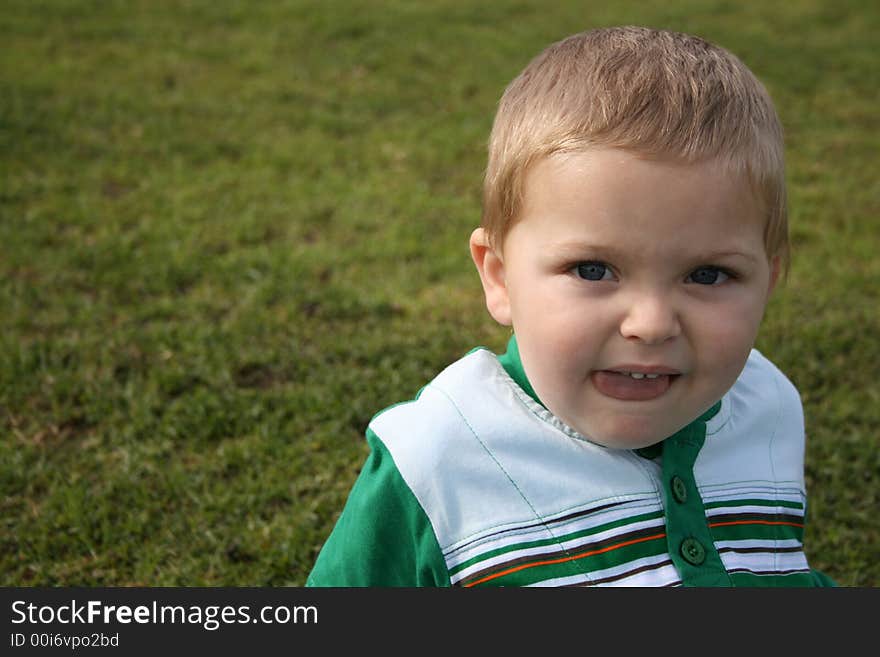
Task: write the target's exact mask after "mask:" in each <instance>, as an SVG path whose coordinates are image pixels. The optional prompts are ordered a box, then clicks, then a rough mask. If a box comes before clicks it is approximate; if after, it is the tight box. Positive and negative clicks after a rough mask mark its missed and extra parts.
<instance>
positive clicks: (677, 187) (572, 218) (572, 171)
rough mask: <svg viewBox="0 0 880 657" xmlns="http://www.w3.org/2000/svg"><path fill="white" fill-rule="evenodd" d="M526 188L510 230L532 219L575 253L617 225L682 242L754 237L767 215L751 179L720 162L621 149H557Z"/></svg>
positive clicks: (543, 233) (543, 234)
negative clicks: (705, 236) (671, 233)
mask: <svg viewBox="0 0 880 657" xmlns="http://www.w3.org/2000/svg"><path fill="white" fill-rule="evenodd" d="M523 192H524V194H523V203H522V206H521V212H520V213H519V217H517V219H516V221H515V222H514V223H513V224H512V225H511V226H510V228H509V231H508V234H509V232H510V231H512V230H514V228H515V227H516V226H517V225H518V224H519V223H521V222H523V221H527V222H530V223H532V224H534V225H533V227H535V228H536V229H537V230H538V231H539V233H540V234H539V235H535V237H536V238H537V239H540V240H541V241H542V242H544V243H550V242H557V243H558V245H559V247H560V249H568V250H577V248H578V246H579V243H581V242H584V241H585V240H587V241H589V240H590V239H591V237H590V234H591V232H593V231H594V230H596V231H602V232H604V233H605V234H606V235H607V234H608V232H609V231H610V230H613V229H614V228H615V227H616V226H617V225H618V224H620V227H622V226H624V225H625V226H627V227H628V228H629V229H632V230H638V231H639V232H640V233H652V232H654V231H657V230H661V228H660V227H662V230H670V229H675V230H676V231H678V233H679V236H678V237H676V239H679V240H681V239H683V237H684V236H687V235H690V236H692V237H694V238H695V237H696V236H697V234H698V233H706V231H707V230H714V231H718V232H719V233H723V234H724V235H725V236H727V237H731V238H733V237H735V236H736V235H738V234H748V236H749V240H751V237H752V236H753V235H754V233H755V229H758V233H761V234H762V233H763V212H762V211H761V208H760V204H759V203H758V198H757V195H756V194H755V193H754V190H753V188H752V186H751V185H750V184H749V183H748V180H747V177H746V176H745V175H744V174H743V173H741V172H737V171H735V170H732V169H731V168H729V167H727V166H725V165H724V163H723V162H719V161H717V160H706V161H699V162H685V161H683V160H681V159H673V158H657V157H645V156H641V155H639V154H634V153H629V152H626V151H623V150H620V149H593V150H590V151H583V152H578V153H566V154H557V155H553V156H550V157H547V158H544V159H542V160H541V161H539V162H537V163H536V164H535V165H534V166H533V167H532V168H531V170H530V171H529V173H528V175H527V176H526V180H525V184H524V189H523ZM632 237H633V238H637V237H638V235H633V236H632ZM664 237H666V235H664V234H658V235H657V238H658V239H661V238H664ZM718 237H719V238H721V237H722V234H719V235H718ZM504 241H506V240H504ZM635 241H636V242H638V241H639V240H637V239H636V240H635ZM682 246H684V244H683V245H682Z"/></svg>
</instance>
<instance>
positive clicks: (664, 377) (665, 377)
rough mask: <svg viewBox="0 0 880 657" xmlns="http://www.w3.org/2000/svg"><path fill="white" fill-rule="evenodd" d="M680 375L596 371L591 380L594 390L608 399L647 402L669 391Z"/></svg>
mask: <svg viewBox="0 0 880 657" xmlns="http://www.w3.org/2000/svg"><path fill="white" fill-rule="evenodd" d="M679 376H681V375H680V374H663V373H659V372H658V373H647V372H626V371H617V370H598V371H596V372H593V374H592V375H591V378H592V380H593V385H594V386H596V389H597V390H598V391H599V392H600V393H602V394H603V395H606V396H608V397H612V398H614V399H621V400H624V401H648V400H651V399H656V398H657V397H660V396H661V395H663V394H665V393H666V391H667V390H669V388H670V386H671V385H672V384H673V382H674V381H675V380H676V379H677V378H678V377H679Z"/></svg>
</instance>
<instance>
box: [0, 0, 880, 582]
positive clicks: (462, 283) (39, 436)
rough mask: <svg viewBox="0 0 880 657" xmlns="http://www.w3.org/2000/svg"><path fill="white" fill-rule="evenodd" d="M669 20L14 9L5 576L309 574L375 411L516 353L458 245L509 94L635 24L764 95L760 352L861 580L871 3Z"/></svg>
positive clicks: (870, 404) (1, 357) (1, 491)
mask: <svg viewBox="0 0 880 657" xmlns="http://www.w3.org/2000/svg"><path fill="white" fill-rule="evenodd" d="M655 4H656V3H655ZM655 4H651V7H650V8H649V7H648V3H641V2H616V3H608V2H583V1H577V2H576V1H560V2H555V3H552V5H551V8H549V9H548V4H547V3H542V2H537V1H531V0H529V1H524V0H523V1H513V0H505V1H500V2H492V3H471V2H462V1H453V0H437V1H434V2H430V3H410V2H403V1H391V0H389V1H385V2H317V1H311V2H309V1H298V2H274V3H246V2H232V1H229V2H208V1H195V0H194V1H192V2H170V1H161V2H157V1H146V0H144V1H142V2H112V1H106V2H98V1H97V0H95V1H92V2H85V1H79V2H62V1H57V2H48V1H43V2H36V1H26V0H12V1H10V2H7V3H5V5H4V11H3V12H2V13H0V35H2V39H3V42H4V47H3V48H2V50H0V185H2V187H0V308H2V312H0V504H2V507H0V523H2V524H0V573H2V580H0V584H3V585H26V586H32V585H65V586H71V585H121V586H127V585H168V586H173V585H190V586H196V585H206V586H214V585H256V586H260V585H265V586H280V585H300V584H302V583H304V581H305V577H306V574H307V573H308V571H309V569H310V568H311V565H312V562H313V560H314V558H315V556H316V554H317V551H318V549H319V548H320V546H321V544H322V542H323V540H324V538H325V537H326V535H327V534H328V533H329V531H330V528H331V527H332V524H333V522H334V521H335V518H336V515H337V514H338V512H339V510H340V509H341V507H342V504H343V502H344V500H345V497H346V495H347V492H348V489H349V487H350V486H351V483H352V482H353V480H354V478H355V476H356V475H357V472H358V468H359V467H360V464H361V462H362V461H363V458H364V457H365V456H366V446H365V444H364V441H363V431H364V428H365V426H366V423H367V422H368V420H369V418H370V417H371V416H372V415H373V414H374V413H375V412H377V411H378V410H380V409H382V408H383V407H385V406H387V405H390V404H392V403H395V402H397V401H401V400H404V399H408V398H410V397H412V395H413V394H414V393H415V392H416V391H417V390H418V389H419V388H420V387H421V386H422V385H423V384H424V383H425V382H426V381H427V380H428V379H430V378H431V377H432V376H433V375H434V374H435V373H436V372H437V371H439V370H440V369H441V368H442V367H443V366H444V365H446V364H447V363H449V362H450V361H452V360H453V359H455V358H457V357H458V356H460V355H461V354H463V353H465V352H466V351H467V350H469V349H470V348H471V347H473V346H475V345H478V344H484V345H487V346H489V347H491V348H493V349H496V350H498V349H501V348H502V347H503V345H504V342H505V339H506V333H505V331H504V330H503V329H501V328H500V327H498V326H496V325H494V324H493V322H492V321H491V319H490V318H489V317H488V314H487V313H486V311H485V309H484V307H483V305H482V300H481V293H480V288H479V281H478V279H477V276H476V273H475V272H474V271H473V268H472V265H471V263H470V260H469V256H468V253H467V248H466V240H467V235H468V234H469V232H470V230H471V229H472V228H473V227H474V226H475V225H476V223H477V222H478V220H479V211H480V201H479V192H480V178H481V174H482V170H483V167H484V165H485V162H484V157H485V141H486V137H487V135H488V131H489V127H490V124H491V119H492V114H493V110H494V107H495V103H496V102H497V99H498V97H499V96H500V94H501V92H502V91H503V89H504V86H505V85H506V84H507V82H508V81H509V80H510V79H511V78H512V77H513V76H514V75H515V74H516V73H517V72H518V71H519V70H520V69H521V68H522V67H523V66H524V65H525V64H526V62H527V61H528V60H529V59H530V58H531V57H532V56H533V55H534V54H536V53H537V52H538V51H539V50H540V49H541V48H543V47H544V46H546V45H547V44H548V43H550V42H551V41H555V40H557V39H559V38H562V37H564V36H566V35H567V34H569V33H571V32H573V31H577V30H580V29H586V28H588V27H593V26H598V25H610V24H620V23H640V24H649V25H654V26H658V27H668V28H672V29H678V30H683V31H690V32H695V33H697V34H700V35H702V36H705V37H707V38H709V39H711V40H714V41H716V42H718V43H720V44H722V45H724V46H726V47H728V48H730V49H731V50H733V51H734V52H736V53H737V54H739V55H740V56H741V57H742V58H743V59H744V60H745V61H746V63H747V64H749V65H750V66H751V67H752V69H753V70H754V71H755V72H756V73H757V74H758V75H759V77H761V78H762V80H764V81H765V83H766V84H767V86H768V88H769V89H770V91H771V93H772V94H773V95H774V97H775V99H776V101H777V104H778V107H779V111H780V114H781V115H782V117H783V121H784V123H785V125H786V131H787V134H788V158H789V181H790V190H789V193H790V200H791V221H792V237H793V246H794V259H793V267H792V271H791V275H790V279H789V281H788V283H787V284H786V285H785V286H783V287H782V288H781V289H780V290H779V292H778V293H777V295H776V296H775V298H774V299H773V301H772V303H771V306H770V308H769V309H768V313H767V317H766V319H765V323H764V327H763V332H762V334H761V337H760V340H759V344H758V346H759V347H760V348H761V349H762V350H763V351H764V352H765V353H767V354H768V355H770V356H771V357H772V358H773V359H774V360H775V361H776V362H777V363H778V364H779V365H780V366H781V367H782V369H783V370H784V371H786V372H787V373H788V374H789V376H790V378H791V379H792V380H793V381H794V382H795V383H796V384H797V385H798V386H799V388H800V390H801V392H802V395H803V399H804V404H805V412H806V420H807V427H808V452H807V485H808V489H809V491H810V494H811V509H810V523H809V525H808V530H807V546H808V555H809V557H810V560H811V563H812V565H813V566H814V567H817V568H820V569H822V570H824V571H826V572H827V573H828V574H830V575H831V576H832V577H834V578H835V579H837V581H838V582H840V583H841V584H844V585H849V586H877V585H878V584H880V531H878V520H877V510H878V508H880V499H878V491H880V444H878V440H880V439H878V436H880V393H878V387H877V386H875V385H873V383H872V382H873V381H874V379H875V375H876V372H875V370H876V366H877V363H880V345H878V341H877V339H876V336H877V335H880V320H878V314H877V311H876V309H877V306H878V286H877V284H876V281H877V280H880V265H878V260H877V258H876V255H875V254H876V253H877V251H878V249H880V231H878V228H880V226H878V220H877V217H878V216H880V207H878V205H880V190H878V184H877V177H876V164H877V161H876V154H877V152H878V146H880V143H878V133H880V131H878V119H877V113H876V90H877V88H878V82H880V80H878V70H880V67H878V58H877V55H876V44H875V37H876V34H877V31H878V29H880V11H878V8H877V5H876V3H873V2H869V1H864V2H862V1H856V0H834V1H831V0H827V1H820V0H803V1H798V2H792V3H766V2H729V1H722V0H718V1H716V2H709V1H703V2H696V1H692V2H678V3H665V4H656V6H655Z"/></svg>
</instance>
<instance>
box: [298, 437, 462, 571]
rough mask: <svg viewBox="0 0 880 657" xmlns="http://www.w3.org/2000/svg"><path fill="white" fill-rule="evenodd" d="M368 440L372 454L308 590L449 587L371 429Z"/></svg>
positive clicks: (431, 538) (415, 509)
mask: <svg viewBox="0 0 880 657" xmlns="http://www.w3.org/2000/svg"><path fill="white" fill-rule="evenodd" d="M367 442H368V443H369V445H370V448H371V452H370V455H369V457H368V458H367V460H366V462H365V464H364V467H363V469H362V470H361V473H360V475H359V476H358V478H357V481H356V482H355V484H354V486H353V487H352V489H351V492H350V493H349V496H348V501H347V502H346V503H345V507H344V508H343V510H342V514H341V515H340V516H339V519H338V520H337V521H336V526H335V527H334V528H333V531H332V532H331V533H330V536H329V538H328V539H327V541H326V543H324V546H323V547H322V548H321V552H320V554H319V555H318V559H317V560H316V562H315V565H314V567H313V568H312V572H311V573H310V574H309V577H308V579H307V580H306V586H332V587H349V586H410V587H416V586H450V582H449V573H448V570H447V568H446V562H445V560H444V559H443V554H442V552H441V551H440V546H439V545H438V543H437V538H436V536H435V535H434V530H433V528H432V527H431V522H430V521H429V520H428V517H427V515H426V514H425V512H424V510H423V509H422V507H421V505H420V504H419V502H418V500H416V497H415V495H414V494H413V492H412V491H411V490H410V488H409V486H407V484H406V482H405V481H404V480H403V477H402V476H401V475H400V472H399V471H398V470H397V466H396V465H395V464H394V461H393V459H392V458H391V454H390V453H389V452H388V450H387V449H386V448H385V446H384V445H383V444H382V441H381V440H380V439H379V438H378V437H377V436H376V435H375V434H374V433H373V432H372V431H370V430H368V431H367Z"/></svg>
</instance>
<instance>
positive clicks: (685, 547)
mask: <svg viewBox="0 0 880 657" xmlns="http://www.w3.org/2000/svg"><path fill="white" fill-rule="evenodd" d="M681 556H683V557H684V558H685V561H687V562H688V563H691V564H693V565H695V566H699V565H700V564H701V563H703V562H704V561H705V560H706V548H704V547H703V546H702V544H701V543H700V542H699V541H698V540H697V539H695V538H686V539H684V540H683V541H682V542H681Z"/></svg>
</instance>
